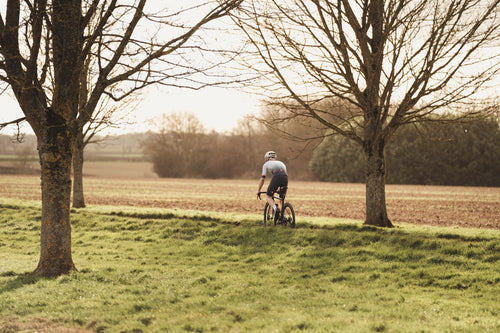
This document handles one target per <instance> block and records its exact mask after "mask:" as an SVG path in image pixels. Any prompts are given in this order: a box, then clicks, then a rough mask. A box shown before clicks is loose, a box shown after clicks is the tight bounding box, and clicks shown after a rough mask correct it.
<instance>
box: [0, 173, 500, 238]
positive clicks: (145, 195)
mask: <svg viewBox="0 0 500 333" xmlns="http://www.w3.org/2000/svg"><path fill="white" fill-rule="evenodd" d="M39 182H40V180H39V178H38V177H35V176H8V175H0V197H14V198H20V199H32V200H39V198H40V189H39ZM84 186H85V188H84V190H85V193H86V202H87V204H106V205H129V206H144V207H163V208H179V209H195V210H207V211H224V212H239V213H260V212H261V211H262V209H263V206H264V202H263V201H259V200H256V198H255V191H256V189H257V180H255V181H251V180H201V179H200V180H196V179H157V178H147V179H123V178H105V179H104V178H92V177H88V178H86V179H85V183H84ZM289 187H290V189H289V192H288V196H287V201H290V202H291V203H292V204H293V206H294V208H295V211H296V214H297V217H298V221H300V220H304V219H306V217H307V216H328V217H336V218H349V219H356V220H363V219H364V217H365V187H364V185H363V184H336V183H319V182H293V181H291V182H290V184H289ZM387 209H388V213H389V217H390V218H391V220H392V221H393V223H394V224H398V223H401V222H407V223H412V224H425V225H436V226H460V227H475V228H490V229H500V188H480V187H447V186H403V185H388V186H387Z"/></svg>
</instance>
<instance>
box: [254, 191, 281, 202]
mask: <svg viewBox="0 0 500 333" xmlns="http://www.w3.org/2000/svg"><path fill="white" fill-rule="evenodd" d="M266 193H267V192H259V193H258V194H257V198H258V199H259V200H262V198H261V197H260V195H261V194H266ZM276 194H278V193H273V198H274V199H276V200H281V201H283V198H281V197H280V196H279V194H278V195H277V196H276Z"/></svg>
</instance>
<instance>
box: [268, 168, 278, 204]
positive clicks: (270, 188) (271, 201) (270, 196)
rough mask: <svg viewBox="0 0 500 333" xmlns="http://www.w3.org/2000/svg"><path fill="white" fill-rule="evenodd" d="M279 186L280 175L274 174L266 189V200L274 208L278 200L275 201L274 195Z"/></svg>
mask: <svg viewBox="0 0 500 333" xmlns="http://www.w3.org/2000/svg"><path fill="white" fill-rule="evenodd" d="M278 187H280V181H279V177H276V176H273V178H271V181H270V182H269V186H268V187H267V191H266V200H267V202H268V203H269V205H270V206H271V207H273V208H274V207H275V206H276V202H275V201H274V198H273V195H274V193H275V192H276V191H277V190H278Z"/></svg>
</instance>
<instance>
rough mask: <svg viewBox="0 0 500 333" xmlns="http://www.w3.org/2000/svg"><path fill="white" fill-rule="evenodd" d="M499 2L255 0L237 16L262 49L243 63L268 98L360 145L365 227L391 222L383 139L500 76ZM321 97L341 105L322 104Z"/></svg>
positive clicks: (458, 105)
mask: <svg viewBox="0 0 500 333" xmlns="http://www.w3.org/2000/svg"><path fill="white" fill-rule="evenodd" d="M499 3H500V1H499V0H440V1H438V0H430V1H429V0H355V1H352V0H335V1H333V0H294V1H281V0H271V1H263V0H249V1H246V2H245V5H244V6H242V8H241V10H239V11H237V12H233V13H234V20H235V22H236V23H237V24H238V25H239V26H240V27H241V28H242V31H244V32H245V33H246V36H247V37H248V40H249V41H250V43H251V45H252V47H253V50H254V52H255V54H256V55H257V56H256V57H254V58H249V57H247V58H246V59H244V61H245V64H246V65H247V66H249V67H251V68H253V69H254V70H256V71H257V72H259V73H260V74H261V75H262V78H263V81H262V82H263V83H262V84H263V85H264V86H265V88H266V90H267V91H268V92H269V94H268V98H269V99H268V101H269V103H271V104H273V105H275V106H279V107H281V108H282V109H283V110H286V117H307V118H313V119H315V120H316V121H318V122H320V123H321V124H322V125H323V126H325V127H326V128H328V129H329V130H330V131H333V132H335V133H339V134H341V135H344V136H346V137H348V138H350V139H352V140H354V141H356V142H358V143H359V144H360V145H362V147H363V151H364V155H365V159H366V220H365V223H366V224H369V225H375V226H384V227H391V226H392V223H391V221H390V219H389V217H388V215H387V210H386V195H385V175H386V165H385V158H384V149H385V146H386V143H387V142H388V141H389V140H390V139H391V137H392V135H393V134H394V132H395V131H396V130H397V129H398V128H399V127H401V126H403V125H404V124H408V123H412V122H417V121H421V120H423V119H426V118H428V117H429V116H430V115H431V114H439V111H440V110H441V109H443V108H449V107H452V106H455V107H456V110H461V109H462V108H461V105H463V104H466V103H472V102H474V97H478V93H479V92H481V89H483V88H485V87H486V86H487V84H488V83H489V82H491V81H492V79H493V78H495V77H496V75H497V74H498V71H499V68H500V66H499V64H500V62H499V60H500V59H499V58H500V55H499V52H498V46H499V44H498V42H499V40H500V39H499V32H500V17H499V14H500V13H499V7H500V6H499ZM479 97H481V98H482V101H483V102H486V99H485V98H486V97H487V96H479ZM325 99H335V100H338V101H340V104H339V105H340V106H341V111H340V112H338V109H337V108H335V107H332V108H326V109H325V108H324V103H322V101H323V100H325ZM475 102H478V100H476V101H475ZM487 107H488V106H484V108H487ZM467 116H470V114H469V115H467V114H461V115H458V118H460V117H462V118H463V117H467ZM286 117H282V118H278V119H279V120H286ZM436 118H438V117H434V119H436Z"/></svg>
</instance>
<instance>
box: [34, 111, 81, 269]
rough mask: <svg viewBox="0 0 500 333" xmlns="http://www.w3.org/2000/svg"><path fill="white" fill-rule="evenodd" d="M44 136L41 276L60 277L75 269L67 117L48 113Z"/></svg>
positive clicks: (40, 146) (41, 143)
mask: <svg viewBox="0 0 500 333" xmlns="http://www.w3.org/2000/svg"><path fill="white" fill-rule="evenodd" d="M47 124H48V126H46V128H47V129H46V131H44V135H42V136H41V138H39V139H38V149H39V155H40V165H41V187H42V227H41V233H40V239H41V242H40V244H41V246H40V248H41V250H40V261H39V263H38V267H37V268H36V269H35V271H34V272H33V273H32V274H33V275H39V276H59V275H62V274H68V273H69V272H71V271H72V270H75V269H76V268H75V265H74V263H73V259H72V255H71V223H70V197H71V160H72V151H71V149H72V147H71V142H72V140H71V139H70V138H69V137H68V130H67V126H66V122H65V120H64V118H62V117H61V116H59V115H57V114H56V113H55V112H53V111H52V110H51V109H49V110H48V111H47Z"/></svg>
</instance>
